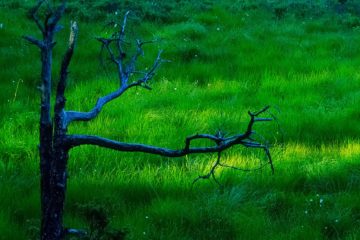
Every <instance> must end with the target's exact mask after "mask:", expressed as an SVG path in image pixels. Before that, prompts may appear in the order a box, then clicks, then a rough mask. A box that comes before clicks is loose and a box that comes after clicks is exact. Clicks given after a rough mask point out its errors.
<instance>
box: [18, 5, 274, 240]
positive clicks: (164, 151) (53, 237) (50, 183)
mask: <svg viewBox="0 0 360 240" xmlns="http://www.w3.org/2000/svg"><path fill="white" fill-rule="evenodd" d="M46 3H48V2H47V1H46V0H38V4H37V5H36V6H35V8H34V9H33V12H32V17H33V19H34V21H35V23H36V25H37V26H38V28H39V29H40V31H41V32H42V36H43V39H42V40H38V39H36V38H34V37H31V36H25V37H24V38H25V39H26V40H28V41H29V42H30V43H32V44H34V45H36V46H37V47H39V48H40V50H41V62H42V72H41V83H42V84H41V87H40V90H41V116H40V146H39V150H40V185H41V189H40V191H41V232H40V234H41V237H40V238H41V240H61V239H64V238H65V236H66V235H67V234H77V235H83V234H84V232H83V231H80V230H75V229H65V228H64V227H63V212H64V202H65V194H66V182H67V172H66V171H67V162H68V158H69V156H68V152H69V150H70V149H71V148H74V147H77V146H81V145H95V146H100V147H104V148H109V149H114V150H117V151H122V152H143V153H150V154H156V155H160V156H166V157H181V156H185V155H189V154H195V153H218V158H217V161H216V163H215V165H214V166H213V167H212V168H211V170H210V173H209V174H207V175H205V176H200V177H199V179H204V178H209V177H210V176H212V177H213V178H214V180H215V181H216V179H215V175H214V172H215V169H216V168H217V167H230V168H233V169H236V168H234V167H232V166H228V165H226V164H223V163H221V153H222V152H223V151H225V150H226V149H229V148H231V147H232V146H235V145H242V146H244V147H247V148H256V149H262V150H264V152H265V154H266V156H267V159H268V161H267V163H266V165H267V164H269V165H270V166H271V171H272V173H274V168H273V163H272V158H271V155H270V152H269V149H268V145H267V144H264V143H262V142H258V141H256V140H255V138H254V137H253V135H255V132H254V131H253V126H254V125H255V124H256V123H257V122H268V121H272V120H273V119H272V118H263V117H260V115H262V114H264V113H266V112H267V110H268V108H269V107H265V108H263V109H262V110H260V111H258V112H254V113H253V112H248V114H249V116H250V120H249V122H248V126H247V129H246V131H245V132H244V133H242V134H236V135H232V136H225V135H223V134H222V133H221V132H218V133H216V134H215V135H212V134H196V135H192V136H189V137H187V138H186V139H185V144H184V146H183V147H182V148H179V149H168V148H162V147H158V146H152V145H146V144H139V143H124V142H118V141H114V140H111V139H107V138H102V137H99V136H92V135H75V134H73V135H68V134H67V127H68V125H69V124H70V123H72V122H75V121H90V120H92V119H94V118H96V117H97V116H98V115H99V114H100V112H101V110H102V109H103V107H104V106H105V105H106V104H107V103H109V102H111V101H113V100H115V99H117V98H118V97H120V96H121V95H122V94H124V93H125V92H126V91H127V90H129V89H131V88H133V87H143V88H145V89H148V90H151V87H150V85H149V82H150V80H151V79H152V78H153V76H154V75H155V72H156V70H157V68H158V67H159V66H160V64H161V63H163V62H164V60H163V59H162V58H161V51H159V53H158V56H157V58H156V59H155V61H154V63H153V65H152V66H151V67H149V68H146V69H145V70H144V71H138V70H137V69H136V62H137V60H138V58H139V57H141V56H143V55H144V51H143V48H142V47H143V45H144V44H149V43H153V42H154V41H145V42H143V41H140V40H137V41H136V52H135V53H134V55H133V56H132V57H130V58H129V59H128V60H125V59H124V58H123V56H125V52H124V48H123V44H124V43H125V27H126V21H127V16H128V14H129V12H127V13H126V14H125V16H124V19H123V24H122V25H121V26H120V29H118V32H117V33H115V34H114V35H113V36H112V37H111V38H98V40H99V41H100V42H101V43H102V49H103V50H104V51H106V52H107V53H108V55H109V56H110V59H111V61H112V63H113V64H115V66H116V68H117V71H118V76H119V87H118V88H117V89H116V90H115V91H113V92H111V93H109V94H107V95H105V96H103V97H100V98H99V99H98V100H97V102H96V104H95V106H94V107H93V108H92V109H91V110H90V111H89V112H77V111H65V103H66V98H65V89H66V82H67V75H68V67H69V64H70V62H71V58H72V55H73V52H74V48H75V42H76V36H77V31H78V28H77V24H76V22H73V23H72V24H71V32H70V38H69V46H68V49H67V51H66V53H65V55H64V58H63V61H62V64H61V70H60V79H59V82H58V84H57V91H56V99H55V106H54V114H51V111H50V109H51V99H50V97H51V92H52V91H51V90H52V88H51V82H52V79H51V73H52V71H51V70H52V49H53V47H54V45H55V43H54V42H53V40H54V34H55V33H56V32H57V31H59V30H60V29H61V27H60V26H59V25H58V22H59V20H60V18H61V17H62V15H63V14H64V11H65V5H66V0H63V1H62V4H61V5H60V6H59V7H58V8H57V9H52V8H51V7H50V5H48V6H47V7H48V8H47V11H48V12H47V13H46V18H45V20H44V22H43V23H41V21H40V20H39V19H38V17H37V15H36V14H37V13H38V11H39V8H40V7H41V5H42V4H46ZM49 8H51V9H49ZM114 49H115V51H114ZM133 75H136V76H137V77H138V78H137V80H135V81H131V79H130V78H131V76H133ZM52 115H53V117H52ZM197 139H207V140H209V141H211V142H213V143H214V145H213V146H210V147H194V146H192V145H193V144H192V143H193V141H195V140H197ZM216 182H217V181H216Z"/></svg>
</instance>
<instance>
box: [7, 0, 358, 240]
mask: <svg viewBox="0 0 360 240" xmlns="http://www.w3.org/2000/svg"><path fill="white" fill-rule="evenodd" d="M11 2H12V1H8V2H7V1H0V89H1V90H2V93H1V95H0V112H1V115H0V123H1V124H0V132H1V134H0V149H1V150H0V194H1V195H0V239H4V240H12V239H19V240H20V239H36V237H37V234H38V232H39V224H40V222H39V213H40V198H39V169H38V159H39V156H38V151H37V144H38V119H39V92H38V91H37V90H36V86H37V85H38V81H39V74H40V60H39V54H38V51H37V49H35V48H34V47H33V46H29V45H28V44H26V43H25V42H24V40H22V39H21V36H22V35H24V34H29V33H30V34H32V33H33V34H34V35H36V29H35V26H34V24H33V23H32V22H30V21H29V20H28V19H27V18H26V11H25V9H26V8H27V7H28V6H30V5H31V1H28V2H27V1H25V2H26V3H25V2H24V3H22V1H16V0H13V2H12V4H11ZM102 2H106V1H100V0H99V1H94V3H93V4H94V6H96V4H99V6H100V3H102ZM174 2H176V1H168V2H167V4H169V6H165V7H164V6H162V5H161V4H160V3H159V4H160V5H161V6H160V7H159V6H157V8H155V7H154V6H152V5H151V4H150V3H149V1H145V0H142V1H139V3H137V5H136V6H135V5H134V6H135V7H134V8H135V11H134V12H135V13H138V14H137V15H135V13H134V14H133V15H131V17H130V21H129V26H128V29H129V30H128V31H129V36H130V37H133V38H136V37H142V38H143V39H153V38H158V39H162V41H160V42H159V43H157V44H155V45H153V46H147V47H146V49H145V51H146V53H145V57H144V58H143V59H142V60H143V61H142V64H143V65H144V66H146V65H149V64H151V62H152V60H153V59H154V57H155V56H156V53H157V51H158V49H163V50H164V56H165V57H166V58H167V59H170V60H171V63H166V64H164V65H163V66H162V67H161V69H160V70H159V71H158V74H157V75H156V77H155V78H154V81H153V82H152V88H153V90H152V91H146V90H145V89H141V88H138V89H132V90H130V91H129V92H127V93H126V94H125V95H124V96H123V97H121V98H120V99H118V100H116V101H114V102H113V103H111V104H109V105H107V106H106V108H105V109H104V111H103V112H102V113H101V115H100V116H99V117H98V118H97V119H96V120H94V121H92V122H89V123H76V124H74V125H72V126H71V127H70V132H71V133H88V134H98V135H101V136H104V137H109V138H111V139H115V140H121V141H127V142H141V143H147V144H153V145H160V146H163V147H172V148H178V147H181V146H182V145H183V139H184V138H186V136H188V135H191V134H193V133H214V132H215V131H216V130H218V129H221V130H224V131H226V132H228V133H229V134H234V133H238V132H243V131H244V130H245V128H246V123H247V121H248V116H247V111H248V110H254V111H255V110H258V109H261V108H262V107H263V106H266V105H270V106H271V112H272V113H273V114H274V115H275V116H276V117H277V119H278V121H277V122H274V123H273V124H270V125H267V124H260V125H258V126H257V130H258V131H259V133H261V134H262V135H263V136H265V137H266V138H267V139H268V140H269V141H270V142H271V143H273V144H274V146H273V148H272V153H273V158H274V165H275V175H271V171H270V168H264V169H262V170H261V171H253V172H241V171H235V170H231V169H226V168H222V169H219V170H218V171H216V176H217V179H218V180H219V181H220V182H221V183H222V184H223V187H222V188H219V186H218V185H217V184H215V183H214V182H213V181H212V180H209V181H207V180H203V181H199V182H197V183H196V184H195V185H192V182H193V180H194V179H195V178H196V177H197V176H199V175H203V174H206V173H207V172H208V171H209V169H210V167H211V166H212V164H213V162H214V161H215V160H216V156H215V155H212V154H208V155H192V156H188V157H184V158H178V159H168V158H161V157H156V156H151V155H146V154H138V153H119V152H114V151H110V150H104V149H100V148H96V147H81V148H78V149H76V150H73V151H72V152H71V154H70V161H69V176H70V177H69V181H68V192H67V202H66V208H65V223H66V226H71V227H77V228H84V229H89V228H92V229H95V230H97V231H100V230H101V229H102V228H103V227H105V226H106V228H105V230H104V231H106V232H108V233H109V234H110V232H111V233H113V234H115V232H116V231H117V230H121V229H127V230H128V231H129V234H128V236H127V237H128V239H182V240H185V239H196V240H198V239H352V240H355V239H360V200H359V199H360V138H359V136H360V124H359V121H360V110H359V106H360V20H359V17H358V15H356V14H355V13H354V12H351V11H350V10H351V9H353V8H351V9H350V10H349V12H345V13H337V12H336V11H333V10H330V9H329V8H325V1H314V2H316V4H318V5H316V6H317V8H316V11H315V12H310V10H311V9H310V10H309V9H306V11H305V13H306V14H305V15H300V16H298V15H297V12H296V11H295V12H294V11H292V12H291V11H288V12H286V14H285V15H284V16H283V15H277V14H276V11H273V10H274V9H275V7H274V8H269V7H268V6H265V7H251V6H253V5H254V6H257V5H256V4H260V3H259V2H261V1H253V5H252V4H250V3H248V4H249V6H250V7H248V8H246V7H245V6H248V5H246V4H245V3H246V2H248V1H238V2H236V1H235V2H234V3H230V2H228V1H223V3H222V4H220V3H218V4H216V3H215V1H203V2H201V4H200V3H196V2H195V1H180V2H181V3H183V2H184V3H183V4H180V3H179V6H180V8H179V9H178V10H177V11H175V10H174V6H176V5H171V4H175V3H174ZM255 2H256V3H255ZM290 2H291V1H290ZM293 2H297V1H293ZM298 2H300V0H299V1H298ZM330 2H331V1H330ZM185 3H186V4H185ZM226 3H228V4H226ZM355 3H356V1H350V3H349V4H353V5H350V6H355ZM84 4H85V3H84ZM141 4H142V5H141ZM146 4H148V5H146ZM149 4H150V5H149ZM164 5H166V4H165V3H164ZM101 6H102V5H101ZM106 6H107V5H106ZM129 6H131V5H129ZM129 6H128V7H129ZM171 6H172V8H171ZM259 6H262V5H259ZM334 6H335V5H334ZM70 7H71V8H70V11H69V16H68V17H67V18H66V19H64V20H63V23H64V25H65V26H68V24H69V22H70V20H71V19H72V18H76V19H78V22H79V26H80V36H79V42H78V45H77V49H76V53H75V57H74V61H73V62H72V65H71V67H70V70H71V74H70V79H69V81H70V86H69V88H68V91H67V98H68V103H67V104H68V105H67V106H68V107H67V108H68V109H74V110H83V111H86V110H89V109H90V108H91V107H92V106H93V104H95V101H96V99H97V97H99V96H102V95H104V94H106V93H107V92H109V91H111V90H112V89H114V88H116V86H117V80H116V76H115V73H114V72H113V71H112V69H111V67H107V68H106V69H104V68H103V67H102V66H101V64H100V63H99V50H100V46H99V44H98V42H97V41H96V40H94V37H96V36H99V35H106V34H109V32H110V31H111V28H104V27H103V26H104V22H105V21H107V20H109V19H116V18H119V19H118V20H121V12H122V11H120V10H119V12H118V13H117V14H115V12H114V11H113V10H114V9H111V11H110V10H109V9H107V8H105V9H103V10H101V11H100V10H99V12H96V14H95V12H94V15H92V14H91V13H92V12H91V11H95V10H94V9H92V8H88V9H85V10H84V9H83V11H80V10H81V9H82V8H81V5H77V4H76V2H75V3H74V2H70ZM161 7H164V8H165V9H167V8H169V9H168V12H169V13H171V14H168V12H166V11H165V12H161V11H159V12H157V9H160V10H161V9H162V8H161ZM79 9H80V10H79ZM139 9H140V10H139ZM144 9H145V10H147V11H145V10H144ZM294 9H295V10H297V8H294ZM102 11H103V12H102ZM105 12H106V13H107V15H104V16H105V17H101V16H102V13H104V14H105ZM139 13H143V14H142V15H141V14H139ZM151 13H152V15H151ZM274 13H275V14H274ZM320 13H321V14H320ZM156 14H158V15H156ZM92 16H94V17H93V18H92ZM67 35H68V30H67V28H65V30H64V31H62V32H61V33H59V34H58V37H57V40H58V44H57V46H56V48H55V59H54V66H55V69H54V79H55V81H56V80H57V75H56V74H57V73H58V71H59V62H60V60H61V55H62V53H63V52H64V49H65V44H66V39H67ZM277 123H278V124H279V126H280V127H278V126H277ZM199 144H206V143H202V142H200V143H199ZM223 161H224V162H225V163H227V164H231V165H234V166H238V167H241V168H246V169H248V168H256V167H258V166H259V162H261V161H265V158H264V156H263V154H262V152H260V151H259V152H256V151H251V150H249V149H243V148H240V147H238V148H234V149H231V150H229V151H227V152H226V153H225V155H224V159H223ZM100 235H101V234H100V233H99V234H98V235H97V237H94V238H93V239H101V238H100V237H99V236H100ZM94 236H96V233H94ZM104 239H118V238H110V237H108V238H104Z"/></svg>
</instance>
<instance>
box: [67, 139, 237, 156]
mask: <svg viewBox="0 0 360 240" xmlns="http://www.w3.org/2000/svg"><path fill="white" fill-rule="evenodd" d="M235 144H240V143H239V142H237V141H235V140H233V141H229V142H227V143H225V144H222V145H219V146H213V147H199V148H188V149H186V148H184V149H179V150H176V149H168V148H161V147H157V146H152V145H145V144H138V143H124V142H118V141H114V140H110V139H107V138H103V137H98V136H91V135H68V136H67V138H66V145H68V147H69V148H73V147H77V146H81V145H95V146H99V147H104V148H109V149H113V150H117V151H121V152H143V153H150V154H155V155H160V156H164V157H182V156H185V155H187V154H194V153H212V152H219V151H224V150H225V149H228V148H229V147H231V146H233V145H235Z"/></svg>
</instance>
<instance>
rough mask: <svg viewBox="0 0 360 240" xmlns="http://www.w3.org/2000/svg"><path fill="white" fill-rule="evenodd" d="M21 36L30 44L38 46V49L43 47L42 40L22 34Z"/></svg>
mask: <svg viewBox="0 0 360 240" xmlns="http://www.w3.org/2000/svg"><path fill="white" fill-rule="evenodd" d="M23 38H24V39H25V40H26V41H28V42H29V43H31V44H34V45H35V46H38V47H39V48H40V49H41V48H44V47H45V44H44V42H43V41H42V40H38V39H36V38H34V37H32V36H23Z"/></svg>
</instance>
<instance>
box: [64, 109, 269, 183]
mask: <svg viewBox="0 0 360 240" xmlns="http://www.w3.org/2000/svg"><path fill="white" fill-rule="evenodd" d="M268 109H269V107H265V108H264V109H262V110H261V111H259V112H257V113H250V112H249V115H250V121H249V124H248V129H247V131H246V132H245V133H244V134H238V135H233V136H230V137H224V136H222V134H216V135H211V134H196V135H193V136H189V137H187V138H186V140H185V146H184V147H183V148H182V149H169V148H161V147H157V146H152V145H145V144H138V143H124V142H118V141H114V140H110V139H107V138H102V137H99V136H91V135H68V136H67V138H66V145H67V147H68V148H69V149H70V148H73V147H76V146H81V145H95V146H99V147H104V148H110V149H113V150H117V151H122V152H143V153H150V154H155V155H160V156H165V157H182V156H185V155H188V154H195V153H214V152H217V153H219V156H218V162H217V163H216V164H215V165H214V167H213V169H212V170H211V172H210V175H213V173H214V171H215V168H216V167H218V166H219V165H220V153H221V152H223V151H225V150H226V149H228V148H230V147H232V146H235V145H242V146H244V147H248V148H260V149H263V150H264V151H265V153H266V156H267V157H268V163H269V164H270V166H271V171H272V172H273V173H274V167H273V163H272V159H271V155H270V151H269V149H268V147H267V146H266V145H263V144H261V143H259V142H256V141H254V140H253V139H252V138H251V136H252V134H253V126H254V123H256V122H259V119H260V118H257V116H259V115H260V114H262V113H265V112H266V111H267V110H268ZM270 120H271V119H270V118H268V119H267V120H266V121H270ZM261 121H262V120H260V122H261ZM249 126H250V127H249ZM195 139H208V140H210V141H212V142H214V143H215V144H214V146H211V147H191V146H190V145H191V141H193V140H195ZM210 175H209V176H210Z"/></svg>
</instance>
